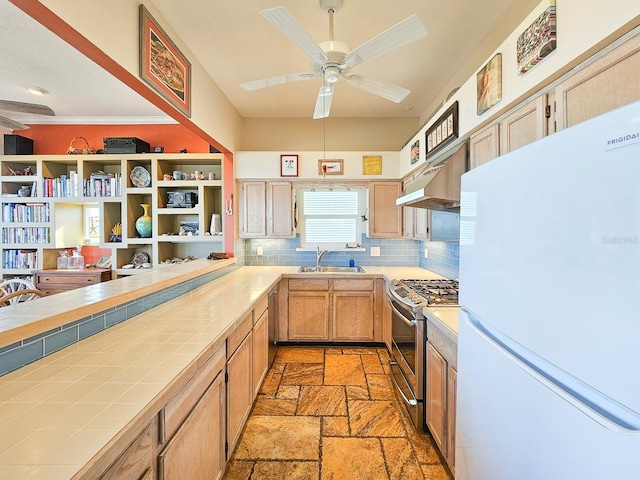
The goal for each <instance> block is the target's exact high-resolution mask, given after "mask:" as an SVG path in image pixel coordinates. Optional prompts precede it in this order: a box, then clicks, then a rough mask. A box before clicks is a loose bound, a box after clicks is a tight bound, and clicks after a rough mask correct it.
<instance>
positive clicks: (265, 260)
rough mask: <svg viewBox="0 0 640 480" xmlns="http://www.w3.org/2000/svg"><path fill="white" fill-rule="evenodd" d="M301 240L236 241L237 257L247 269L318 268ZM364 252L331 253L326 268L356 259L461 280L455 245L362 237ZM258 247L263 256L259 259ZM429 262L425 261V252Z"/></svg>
mask: <svg viewBox="0 0 640 480" xmlns="http://www.w3.org/2000/svg"><path fill="white" fill-rule="evenodd" d="M299 246H300V238H299V237H296V238H282V239H280V238H260V239H246V240H237V241H236V250H235V254H236V257H238V262H239V263H241V264H244V265H258V266H260V265H315V262H316V253H315V252H313V251H297V250H296V249H297V248H298V247H299ZM361 246H362V247H363V248H364V249H365V251H353V252H351V251H343V252H329V253H327V254H325V255H324V257H323V258H322V264H323V265H329V266H346V265H349V260H350V259H351V258H353V260H354V261H355V263H356V265H362V266H365V267H366V266H367V265H371V266H390V267H400V266H401V267H422V268H426V269H428V270H432V271H434V272H436V273H438V274H440V275H442V276H445V277H447V278H458V264H459V262H458V255H459V245H458V243H454V242H426V241H419V240H411V239H385V238H368V237H367V236H366V235H363V236H362V241H361ZM258 247H261V248H262V255H258ZM371 247H380V256H379V257H372V256H371ZM425 248H426V249H427V251H428V258H424V249H425Z"/></svg>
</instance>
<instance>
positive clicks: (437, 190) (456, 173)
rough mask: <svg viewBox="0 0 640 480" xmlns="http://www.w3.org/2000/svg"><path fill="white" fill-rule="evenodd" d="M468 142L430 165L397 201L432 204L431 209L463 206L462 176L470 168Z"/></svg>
mask: <svg viewBox="0 0 640 480" xmlns="http://www.w3.org/2000/svg"><path fill="white" fill-rule="evenodd" d="M467 158H468V142H465V143H463V144H462V146H461V147H460V148H458V150H456V152H455V153H454V154H453V155H451V156H450V157H449V158H448V159H447V160H445V161H444V162H442V163H440V164H439V165H438V166H436V167H433V168H428V169H427V170H425V172H424V173H423V174H422V175H420V176H419V177H418V178H416V179H415V180H414V181H413V182H411V183H410V184H408V185H407V187H406V189H405V191H404V192H403V195H402V196H401V197H399V198H398V199H397V200H396V205H398V206H403V207H418V208H430V209H432V210H452V211H459V210H460V177H461V176H462V174H463V173H464V172H466V171H467V170H468V160H467Z"/></svg>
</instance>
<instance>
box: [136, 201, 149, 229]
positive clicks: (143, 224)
mask: <svg viewBox="0 0 640 480" xmlns="http://www.w3.org/2000/svg"><path fill="white" fill-rule="evenodd" d="M140 206H141V207H142V209H143V210H144V213H143V214H142V216H141V217H138V219H137V220H136V230H137V231H138V235H140V236H141V237H142V238H149V237H151V216H150V215H149V207H151V205H150V204H148V203H141V204H140Z"/></svg>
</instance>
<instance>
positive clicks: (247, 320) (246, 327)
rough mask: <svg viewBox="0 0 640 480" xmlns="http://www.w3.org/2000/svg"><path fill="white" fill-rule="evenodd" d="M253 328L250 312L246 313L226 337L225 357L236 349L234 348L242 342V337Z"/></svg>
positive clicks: (229, 355)
mask: <svg viewBox="0 0 640 480" xmlns="http://www.w3.org/2000/svg"><path fill="white" fill-rule="evenodd" d="M252 328H253V319H252V312H249V313H247V315H246V316H245V317H244V318H243V319H242V322H241V323H240V326H239V327H238V328H236V329H235V330H234V331H233V333H232V334H231V335H229V337H227V358H229V357H231V355H233V352H235V351H236V348H238V346H239V345H240V344H241V343H242V340H244V337H246V336H247V333H249V332H250V331H251V329H252Z"/></svg>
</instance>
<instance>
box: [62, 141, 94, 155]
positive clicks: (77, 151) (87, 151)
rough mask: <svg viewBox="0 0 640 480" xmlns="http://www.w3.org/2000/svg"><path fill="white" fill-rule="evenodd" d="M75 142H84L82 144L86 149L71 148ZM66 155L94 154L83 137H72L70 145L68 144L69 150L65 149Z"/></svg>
mask: <svg viewBox="0 0 640 480" xmlns="http://www.w3.org/2000/svg"><path fill="white" fill-rule="evenodd" d="M76 140H82V141H84V144H85V146H86V148H77V147H74V146H73V142H75V141H76ZM67 153H68V154H69V155H91V154H94V153H96V152H95V151H94V150H93V148H91V146H89V142H88V141H87V139H86V138H84V137H73V140H71V143H70V144H69V148H67Z"/></svg>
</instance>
